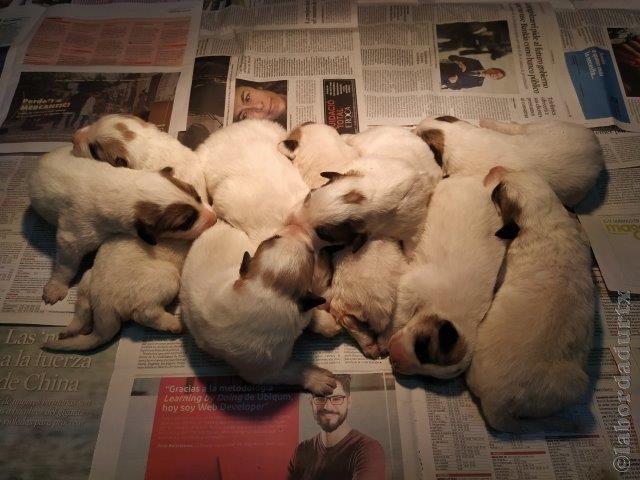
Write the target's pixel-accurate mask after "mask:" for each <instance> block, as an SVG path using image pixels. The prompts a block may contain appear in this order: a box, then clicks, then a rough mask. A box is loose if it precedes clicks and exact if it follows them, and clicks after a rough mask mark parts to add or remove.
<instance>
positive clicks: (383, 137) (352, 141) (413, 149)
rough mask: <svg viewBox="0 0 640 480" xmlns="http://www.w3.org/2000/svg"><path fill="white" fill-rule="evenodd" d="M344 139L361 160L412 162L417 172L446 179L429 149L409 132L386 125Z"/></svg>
mask: <svg viewBox="0 0 640 480" xmlns="http://www.w3.org/2000/svg"><path fill="white" fill-rule="evenodd" d="M343 137H346V138H345V141H346V143H347V144H349V145H351V146H352V147H353V148H354V149H355V150H356V151H357V152H358V154H359V155H360V156H361V157H366V156H368V155H376V156H378V157H386V158H400V159H402V160H406V161H407V162H409V163H410V164H411V165H413V167H414V168H415V169H416V170H420V171H424V172H426V173H428V174H429V175H430V176H431V177H433V178H434V179H435V178H440V177H441V176H442V170H441V169H440V167H439V166H438V164H437V163H436V161H435V158H434V155H433V153H432V152H431V151H430V149H429V147H428V146H427V145H426V144H425V143H424V142H423V141H421V139H420V138H417V137H416V135H415V134H413V133H412V132H411V131H410V130H407V129H405V128H402V127H399V126H393V125H384V126H378V127H372V128H370V129H368V130H365V131H364V132H360V133H357V134H355V135H348V136H343ZM325 170H330V169H329V168H327V169H325Z"/></svg>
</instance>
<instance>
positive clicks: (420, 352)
mask: <svg viewBox="0 0 640 480" xmlns="http://www.w3.org/2000/svg"><path fill="white" fill-rule="evenodd" d="M430 343H431V337H418V338H416V341H415V343H414V345H413V350H414V353H415V354H416V358H417V359H418V361H419V362H420V363H430V362H431V355H429V344H430Z"/></svg>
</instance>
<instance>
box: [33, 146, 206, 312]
mask: <svg viewBox="0 0 640 480" xmlns="http://www.w3.org/2000/svg"><path fill="white" fill-rule="evenodd" d="M29 196H30V198H31V205H32V206H33V208H34V209H35V210H36V212H38V213H39V214H40V215H41V216H42V217H43V218H44V219H45V220H47V221H48V222H49V223H51V224H52V225H56V226H57V227H58V231H57V233H56V247H57V254H56V262H55V266H54V269H53V273H52V274H51V278H50V279H49V281H48V282H47V284H46V285H45V287H44V291H43V297H42V298H43V299H44V301H45V302H46V303H56V302H57V301H58V300H61V299H63V298H64V297H65V296H66V295H67V290H68V288H69V282H71V280H72V279H73V277H74V275H75V273H76V271H77V269H78V265H79V263H80V260H82V257H83V256H84V255H85V254H86V253H89V252H91V251H93V250H95V249H97V248H98V247H99V246H100V244H102V242H103V241H104V240H105V239H106V238H107V237H108V236H109V235H112V234H114V233H126V234H130V235H136V234H137V235H139V236H140V238H142V239H143V240H144V241H146V242H147V243H150V244H154V243H155V242H156V238H157V237H165V238H181V239H193V238H196V237H197V236H198V235H200V234H201V233H202V232H203V231H204V230H206V229H207V228H209V227H210V226H211V225H213V224H214V223H215V221H216V216H215V214H214V213H213V211H212V210H211V209H210V207H209V206H208V205H205V204H203V203H202V200H201V199H200V196H199V195H198V194H197V193H196V192H195V190H194V189H193V187H192V186H191V185H189V184H187V183H185V182H182V181H180V180H178V179H176V178H174V177H173V176H172V171H171V169H170V168H168V169H165V170H163V171H162V172H160V173H158V172H143V171H138V170H129V169H120V168H113V167H111V166H110V165H107V164H105V163H101V162H95V161H93V160H87V159H85V158H78V157H75V156H73V155H72V154H71V150H70V149H69V148H68V147H62V148H59V149H57V150H54V151H52V152H50V153H48V154H46V155H44V156H43V157H42V158H41V159H40V162H39V164H38V166H37V167H36V169H35V170H34V171H33V172H32V174H31V176H30V177H29Z"/></svg>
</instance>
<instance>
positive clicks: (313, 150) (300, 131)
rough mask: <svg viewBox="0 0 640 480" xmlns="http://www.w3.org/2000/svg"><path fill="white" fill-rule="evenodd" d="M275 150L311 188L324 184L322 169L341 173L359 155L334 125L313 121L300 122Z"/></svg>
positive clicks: (325, 181) (325, 180)
mask: <svg viewBox="0 0 640 480" xmlns="http://www.w3.org/2000/svg"><path fill="white" fill-rule="evenodd" d="M412 136H413V137H414V138H415V135H412ZM420 143H422V142H420ZM423 145H424V144H423ZM278 150H279V151H280V153H282V154H283V155H284V156H286V157H287V158H288V159H289V160H291V163H293V165H294V166H295V167H296V168H297V169H298V171H299V172H300V174H301V175H302V179H303V180H304V181H305V183H306V184H307V185H308V186H309V188H312V189H313V188H318V187H321V186H322V185H324V184H325V183H327V179H326V178H324V177H322V176H321V173H322V172H327V171H331V172H342V171H344V170H346V169H348V168H349V164H350V162H352V161H353V160H355V159H356V158H357V157H358V153H357V152H356V150H355V149H353V148H352V147H350V146H349V145H347V143H345V141H344V139H343V138H342V137H341V136H340V135H339V134H338V132H337V131H336V129H335V128H332V127H330V126H328V125H323V124H321V123H312V122H307V123H303V124H302V125H300V126H299V127H296V128H294V129H293V130H292V131H291V132H289V134H288V135H287V138H285V139H284V140H283V141H282V142H280V143H279V144H278Z"/></svg>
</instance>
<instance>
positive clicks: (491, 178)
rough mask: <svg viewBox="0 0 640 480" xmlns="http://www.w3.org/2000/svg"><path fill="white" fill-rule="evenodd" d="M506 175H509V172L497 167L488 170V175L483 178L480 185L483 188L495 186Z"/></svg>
mask: <svg viewBox="0 0 640 480" xmlns="http://www.w3.org/2000/svg"><path fill="white" fill-rule="evenodd" d="M507 173H509V171H508V170H507V169H506V168H504V167H502V166H500V165H497V166H495V167H493V168H492V169H491V170H489V173H487V176H486V177H484V181H483V182H482V183H483V184H484V186H485V187H490V186H491V185H496V186H497V185H499V184H500V182H501V181H502V179H503V178H504V176H505V175H506V174H507Z"/></svg>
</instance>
